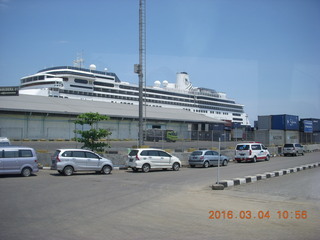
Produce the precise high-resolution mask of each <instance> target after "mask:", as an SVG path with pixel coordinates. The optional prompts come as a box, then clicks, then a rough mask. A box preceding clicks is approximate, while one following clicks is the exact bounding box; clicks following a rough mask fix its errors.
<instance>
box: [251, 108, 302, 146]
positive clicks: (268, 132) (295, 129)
mask: <svg viewBox="0 0 320 240" xmlns="http://www.w3.org/2000/svg"><path fill="white" fill-rule="evenodd" d="M299 137H300V136H299V117H298V116H295V115H287V114H282V115H268V116H258V122H257V130H256V131H255V141H258V142H262V143H263V144H265V145H267V146H283V145H284V144H286V143H296V142H297V143H298V142H300V138H299Z"/></svg>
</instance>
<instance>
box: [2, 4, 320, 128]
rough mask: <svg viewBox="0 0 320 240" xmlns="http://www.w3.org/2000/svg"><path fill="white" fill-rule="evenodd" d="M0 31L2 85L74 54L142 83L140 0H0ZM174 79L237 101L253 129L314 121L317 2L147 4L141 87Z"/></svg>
mask: <svg viewBox="0 0 320 240" xmlns="http://www.w3.org/2000/svg"><path fill="white" fill-rule="evenodd" d="M0 31H1V32H0V86H18V85H19V83H20V78H22V77H25V76H28V75H31V74H34V73H36V72H37V71H39V70H41V69H43V68H46V67H54V66H66V65H69V66H73V61H74V60H75V59H76V58H77V57H78V56H80V55H81V56H82V58H83V59H84V66H85V67H89V65H90V64H95V65H96V66H97V70H101V71H103V70H104V69H105V68H107V69H108V71H110V72H115V73H116V74H117V75H118V77H119V78H120V80H121V81H125V82H130V83H133V84H138V76H137V74H135V73H134V67H133V66H134V64H136V63H139V0H0ZM178 72H187V73H188V74H189V77H190V81H191V82H192V84H193V86H195V87H205V88H211V89H215V90H216V91H219V92H224V93H226V94H227V97H228V98H231V99H234V100H235V101H236V102H237V103H239V104H243V105H244V106H245V112H246V113H248V115H249V119H250V122H251V124H253V121H255V120H257V118H258V116H261V115H275V114H292V115H298V116H299V117H300V118H320V1H319V0H146V84H147V85H148V86H151V85H153V83H154V81H156V80H160V81H163V80H168V81H169V82H175V79H176V73H178ZM0 100H1V99H0Z"/></svg>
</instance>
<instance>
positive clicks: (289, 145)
mask: <svg viewBox="0 0 320 240" xmlns="http://www.w3.org/2000/svg"><path fill="white" fill-rule="evenodd" d="M284 147H293V144H285V145H284Z"/></svg>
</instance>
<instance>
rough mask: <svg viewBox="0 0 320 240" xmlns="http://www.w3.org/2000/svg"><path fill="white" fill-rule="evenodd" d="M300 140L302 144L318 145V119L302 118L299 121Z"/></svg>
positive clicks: (319, 140)
mask: <svg viewBox="0 0 320 240" xmlns="http://www.w3.org/2000/svg"><path fill="white" fill-rule="evenodd" d="M300 139H301V143H302V144H314V143H320V119H317V118H304V119H301V120H300Z"/></svg>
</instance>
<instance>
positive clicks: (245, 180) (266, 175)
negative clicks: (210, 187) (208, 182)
mask: <svg viewBox="0 0 320 240" xmlns="http://www.w3.org/2000/svg"><path fill="white" fill-rule="evenodd" d="M316 167H320V162H316V163H309V164H305V165H301V166H298V167H293V168H288V169H281V170H278V171H273V172H266V173H262V174H256V175H255V176H245V177H243V178H233V179H231V180H221V181H220V182H219V184H222V185H223V186H224V187H225V188H226V187H232V186H236V185H242V184H245V183H250V182H256V181H259V180H263V179H267V178H272V177H279V176H283V175H287V174H290V173H295V172H299V171H302V170H306V169H310V168H316Z"/></svg>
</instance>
